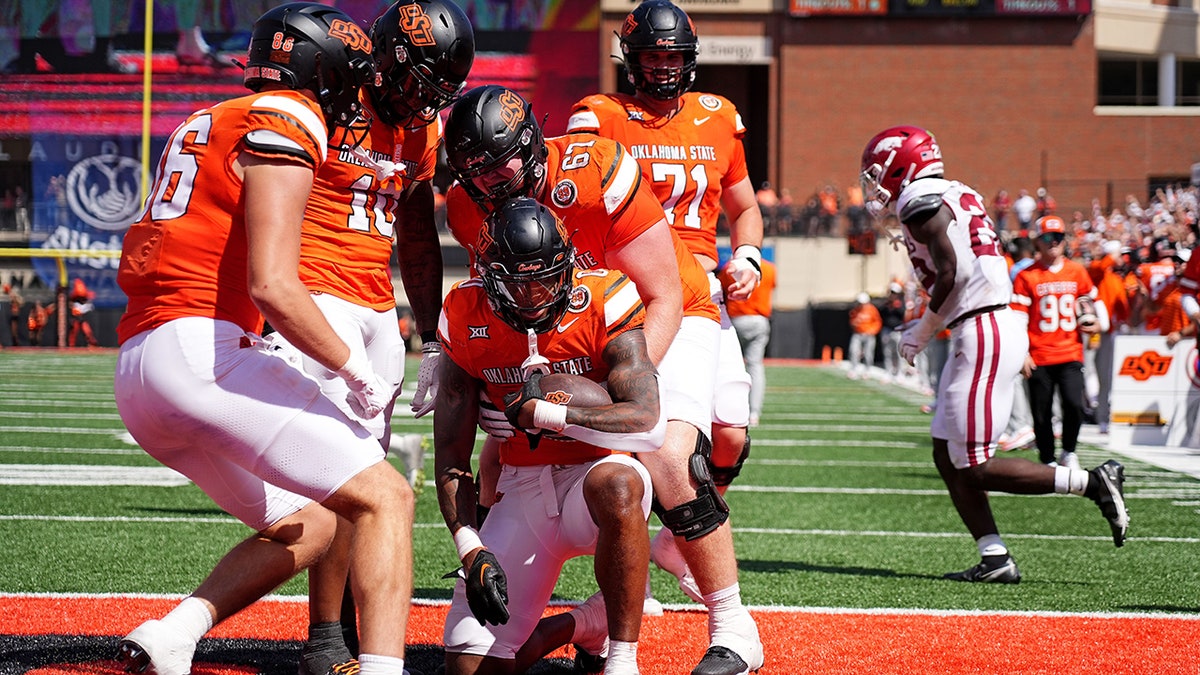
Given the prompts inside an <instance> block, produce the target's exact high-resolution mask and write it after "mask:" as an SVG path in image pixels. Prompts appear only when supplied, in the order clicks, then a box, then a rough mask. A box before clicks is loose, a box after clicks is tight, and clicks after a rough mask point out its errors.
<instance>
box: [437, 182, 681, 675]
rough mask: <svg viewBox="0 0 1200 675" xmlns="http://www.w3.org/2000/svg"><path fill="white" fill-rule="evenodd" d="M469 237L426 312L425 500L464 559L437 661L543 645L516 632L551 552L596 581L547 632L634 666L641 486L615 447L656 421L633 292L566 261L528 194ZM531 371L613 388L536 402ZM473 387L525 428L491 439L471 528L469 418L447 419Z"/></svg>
mask: <svg viewBox="0 0 1200 675" xmlns="http://www.w3.org/2000/svg"><path fill="white" fill-rule="evenodd" d="M474 250H475V254H476V258H475V266H476V269H477V272H478V278H473V279H470V280H468V281H464V282H461V283H459V284H456V285H455V286H454V288H453V289H451V291H450V293H449V294H448V295H447V296H446V298H445V301H444V303H443V310H442V315H441V319H440V320H439V323H438V333H439V338H440V340H441V343H442V345H444V349H445V355H444V357H443V359H442V363H441V382H442V390H441V393H440V400H439V402H438V410H437V415H435V416H434V421H433V424H434V427H433V428H434V452H435V456H436V460H435V464H436V482H437V486H438V503H439V505H440V506H441V510H442V515H443V516H444V518H445V520H446V525H447V526H448V527H449V528H450V532H451V533H452V534H453V535H454V543H455V546H456V548H457V550H458V555H459V558H460V559H461V560H462V563H463V566H462V570H465V576H464V578H463V579H462V580H460V581H459V582H458V583H457V584H456V586H455V589H454V599H453V601H452V603H451V605H450V612H449V614H448V616H447V618H446V630H445V646H446V672H447V673H449V674H451V675H465V674H470V673H476V672H521V673H523V672H526V670H527V669H528V668H529V667H530V666H531V665H533V663H534V662H535V661H536V660H537V659H538V658H540V657H541V656H542V651H541V649H540V648H535V646H532V645H531V648H527V649H524V650H523V649H522V646H523V645H524V644H525V642H526V641H527V640H528V639H529V637H530V635H531V634H532V633H533V630H534V627H535V626H536V625H537V623H538V621H539V619H541V616H542V613H543V611H544V610H545V608H546V604H547V602H548V601H549V600H550V595H551V593H552V592H553V590H554V584H555V582H556V581H557V580H558V576H559V573H560V571H561V569H562V565H563V563H564V562H565V561H567V560H568V559H570V558H574V557H577V556H581V555H595V556H596V561H595V569H596V581H597V583H598V584H599V586H600V591H601V593H602V595H601V594H597V595H595V596H593V597H592V598H591V599H589V600H588V602H587V603H584V605H582V606H580V607H579V608H576V609H575V610H573V611H572V612H570V613H569V614H568V615H562V616H559V617H555V622H554V623H555V624H557V625H558V627H559V628H561V629H563V630H565V631H567V637H564V638H563V639H562V642H564V643H565V642H566V640H567V639H572V640H573V641H574V642H576V643H578V644H581V645H584V646H586V647H588V648H589V651H590V652H591V653H594V654H604V653H605V646H606V645H607V644H609V643H608V640H607V638H608V636H611V644H610V646H608V649H607V656H608V662H607V667H606V670H605V671H604V672H606V673H621V674H634V675H636V673H637V672H638V670H637V640H638V632H639V630H640V626H641V618H642V588H643V587H644V585H645V581H646V573H647V570H646V567H647V566H648V565H649V560H650V542H649V538H648V536H647V534H646V519H647V518H648V517H649V516H650V502H651V499H652V495H653V493H652V490H651V485H650V474H649V473H648V472H647V471H646V468H645V467H644V466H643V465H642V464H641V463H640V462H638V461H637V460H635V459H633V458H632V457H630V456H629V455H628V454H627V453H626V452H619V451H618V450H624V451H634V452H651V451H654V450H656V449H657V448H658V447H659V446H660V445H661V444H662V441H663V437H664V434H665V429H666V416H665V414H663V412H662V410H661V407H660V405H659V386H658V383H657V377H656V376H655V369H654V365H653V363H652V362H651V360H650V356H649V354H648V353H647V351H646V339H645V334H644V331H643V329H642V325H643V322H644V320H645V309H644V307H643V305H642V300H641V298H640V297H639V296H638V293H637V288H636V287H635V286H634V284H633V283H632V282H631V281H630V280H629V278H628V277H626V276H625V275H624V274H621V273H620V272H616V271H610V270H605V269H600V268H593V269H590V270H580V269H577V268H576V267H575V265H574V253H573V250H572V246H571V237H570V236H569V235H568V234H567V233H566V232H565V231H564V229H563V225H562V223H561V222H560V221H559V220H558V218H557V217H556V216H555V215H554V213H553V212H552V211H551V210H550V209H548V208H546V207H545V206H543V205H541V204H539V203H538V202H536V201H534V200H533V199H529V198H518V199H515V200H513V201H511V202H509V203H507V204H505V205H503V206H501V207H499V208H498V209H496V210H495V211H493V212H492V213H491V214H490V215H489V216H488V217H487V219H486V221H485V223H484V225H483V229H481V230H480V232H479V236H478V239H477V242H476V244H475V246H474ZM544 373H571V374H575V375H581V376H583V377H586V378H588V379H590V380H593V381H596V382H603V383H607V387H608V393H609V395H610V396H611V398H612V401H613V402H612V404H611V405H605V406H600V407H592V408H584V407H579V406H575V405H571V403H570V400H569V399H568V400H566V401H560V402H553V401H551V400H547V399H548V398H550V397H549V396H548V395H547V394H545V393H543V392H542V390H541V388H540V386H539V382H540V381H541V377H542V375H543V374H544ZM481 395H482V396H483V397H484V398H486V399H487V400H488V401H490V402H491V403H492V405H494V406H496V407H497V408H499V409H503V410H504V411H505V414H506V415H507V417H508V418H509V419H510V420H511V422H512V424H513V425H515V426H516V427H517V428H519V429H525V430H528V431H530V432H532V433H518V434H516V435H515V436H513V437H512V438H511V439H509V441H508V442H507V443H504V444H503V445H502V446H501V448H500V460H501V465H502V467H503V469H502V475H501V477H500V480H499V484H498V486H497V489H498V490H499V491H500V492H501V493H503V494H504V499H503V500H499V501H497V502H496V504H495V505H494V506H493V507H492V509H491V511H490V513H489V515H488V517H487V520H486V521H485V522H484V523H483V526H482V528H479V527H478V526H477V520H476V500H475V485H474V479H473V477H472V470H471V453H472V449H473V447H474V443H475V428H474V426H473V425H464V424H463V423H462V421H463V420H473V419H476V417H477V416H478V414H479V401H480V397H481ZM534 434H536V435H534ZM532 439H536V441H534V440H532ZM535 448H536V452H531V451H532V450H534V449H535ZM551 628H553V626H551ZM548 632H553V631H552V630H550V631H548Z"/></svg>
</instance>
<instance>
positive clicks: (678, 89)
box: [617, 0, 700, 101]
mask: <svg viewBox="0 0 1200 675" xmlns="http://www.w3.org/2000/svg"><path fill="white" fill-rule="evenodd" d="M617 37H618V38H620V41H621V56H622V58H623V60H624V63H625V71H626V76H627V77H628V78H629V83H630V84H632V85H633V86H634V88H635V89H637V90H638V91H640V92H642V93H644V94H646V95H647V96H650V97H652V98H656V99H659V100H662V101H670V100H673V99H676V98H679V97H680V96H683V95H684V94H685V93H687V91H688V90H689V89H691V88H692V84H693V83H694V82H695V81H696V54H697V53H698V52H699V51H700V40H699V39H698V38H697V37H696V26H695V25H694V24H692V20H691V18H690V17H688V15H687V12H684V11H683V10H682V9H680V8H678V7H676V6H675V5H673V4H672V3H670V2H668V0H648V1H647V2H643V3H642V4H640V5H638V6H637V8H636V9H634V10H633V11H632V12H630V13H629V16H626V17H625V23H623V24H621V32H620V33H618V34H617ZM643 52H680V53H682V55H683V67H682V68H649V67H644V66H642V64H641V54H642V53H643Z"/></svg>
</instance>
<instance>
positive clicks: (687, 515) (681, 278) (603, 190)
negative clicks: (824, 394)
mask: <svg viewBox="0 0 1200 675" xmlns="http://www.w3.org/2000/svg"><path fill="white" fill-rule="evenodd" d="M446 154H447V160H448V163H449V166H450V172H451V174H452V175H453V176H454V177H455V178H456V179H457V180H458V185H456V186H454V187H452V188H451V190H450V192H449V194H448V196H447V200H448V208H449V222H450V229H451V232H453V233H454V236H455V238H456V239H458V241H459V242H460V243H470V242H472V241H473V240H474V239H475V238H477V237H478V231H479V224H480V223H481V222H482V220H483V217H484V215H485V214H486V213H487V212H488V211H490V210H491V209H494V208H495V206H496V205H497V204H499V203H503V201H504V200H505V199H508V198H511V197H513V196H533V197H534V198H537V199H540V200H541V201H543V203H545V204H546V205H547V206H548V207H549V208H550V209H551V210H553V211H554V212H555V213H556V214H557V215H558V216H559V217H560V218H561V219H562V221H563V223H564V224H565V225H566V227H567V229H568V231H569V232H571V234H572V240H573V245H574V247H575V264H576V266H578V267H581V268H584V269H590V268H593V267H606V268H609V269H618V270H621V271H622V272H624V273H625V274H627V275H629V278H630V279H632V280H633V282H634V283H635V284H637V287H638V291H639V293H641V296H642V299H643V301H644V302H645V303H646V328H645V331H646V344H647V348H648V350H649V353H650V358H651V359H653V360H654V362H655V364H656V365H657V367H658V371H659V373H660V375H661V377H662V379H663V382H664V383H665V386H666V396H665V399H664V403H663V407H664V408H665V409H666V412H667V420H668V423H667V437H666V443H665V444H664V446H663V447H662V449H661V450H660V451H659V452H656V453H652V454H649V455H646V456H644V457H642V461H643V462H644V463H645V464H646V467H647V468H648V469H649V470H650V475H651V476H652V477H653V478H654V492H655V500H656V513H657V514H658V516H659V518H660V519H661V520H662V521H663V523H664V524H665V525H667V527H669V528H670V529H671V531H672V532H673V533H674V534H675V535H676V536H677V537H679V538H681V539H683V540H685V541H684V543H682V544H681V545H680V548H681V551H682V552H683V554H684V556H685V557H687V559H688V561H689V565H690V566H691V569H692V571H693V572H694V574H695V577H696V584H697V586H698V588H699V593H700V595H701V598H702V601H703V602H704V604H705V605H706V606H707V607H708V608H709V612H710V614H709V616H710V621H709V631H710V648H709V649H708V651H707V653H706V654H705V656H704V657H703V660H702V661H701V665H700V666H698V667H697V671H696V672H698V673H726V672H742V671H745V670H746V668H747V664H750V666H752V667H754V668H758V667H760V666H761V663H762V645H761V642H760V641H759V638H758V628H757V626H756V625H755V623H754V619H753V617H751V616H750V613H749V612H748V611H747V610H746V608H745V606H744V605H743V604H742V600H741V592H740V590H739V587H738V583H737V561H736V559H735V558H734V551H733V535H732V532H731V530H730V526H729V525H728V523H727V521H728V517H729V507H728V505H727V504H726V503H725V500H724V498H723V497H722V496H721V494H720V493H719V492H718V491H717V490H716V486H715V485H714V484H713V479H712V475H711V472H710V471H709V457H710V455H711V447H712V444H711V441H710V439H711V431H712V400H713V389H714V386H715V384H714V383H715V379H716V364H717V354H718V350H719V344H720V314H719V311H718V309H717V307H716V305H715V304H714V303H713V302H712V300H711V293H710V291H709V283H708V277H707V275H706V274H705V272H704V269H703V268H702V267H701V266H700V264H699V263H698V262H697V261H696V258H695V257H694V256H693V255H692V254H691V252H690V251H688V249H687V247H686V246H685V245H684V244H683V241H682V240H681V239H680V238H679V236H678V235H677V234H675V233H674V231H673V230H672V229H671V227H670V226H668V225H667V222H666V218H665V217H664V214H663V208H662V205H661V204H660V203H659V202H658V200H657V199H656V198H655V196H654V193H653V192H652V191H651V190H650V188H649V186H648V185H646V184H645V183H643V179H642V174H641V171H640V169H639V167H638V165H637V162H636V160H634V159H633V158H632V157H631V156H630V154H629V152H628V151H627V150H626V149H625V148H624V147H623V146H622V145H621V144H619V143H617V142H616V141H613V140H612V139H609V138H605V137H602V136H596V135H594V134H568V135H565V136H560V137H557V138H550V139H544V138H543V136H542V132H541V128H540V127H539V125H538V123H537V121H536V120H535V119H534V118H533V113H532V108H531V106H530V105H529V103H527V102H526V101H525V100H524V99H523V98H521V96H520V95H519V94H517V93H516V92H515V91H512V90H511V89H507V88H504V87H499V86H486V87H479V88H476V89H473V90H471V91H470V92H468V93H467V94H465V95H464V96H463V97H462V98H461V99H460V100H459V101H457V102H456V103H455V104H454V106H453V107H452V108H451V111H450V115H449V117H448V118H447V120H446ZM681 315H682V319H681V318H680V317H681ZM491 433H492V431H489V434H491ZM496 433H497V434H500V435H503V433H504V432H503V431H497V432H496ZM508 433H511V432H508ZM485 450H486V447H485ZM485 458H486V454H485ZM480 464H481V471H482V470H483V469H485V468H486V463H485V462H484V461H483V460H482V459H481V463H480ZM492 482H494V481H489V479H488V477H487V475H486V474H485V475H483V476H481V488H480V490H481V500H482V501H483V502H484V503H485V505H486V504H487V503H489V501H490V495H489V494H488V492H489V487H488V486H489V484H490V483H492Z"/></svg>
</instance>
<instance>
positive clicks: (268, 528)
mask: <svg viewBox="0 0 1200 675" xmlns="http://www.w3.org/2000/svg"><path fill="white" fill-rule="evenodd" d="M374 74H375V68H374V59H373V57H372V55H371V41H370V38H369V37H368V36H367V35H366V33H364V32H363V31H362V29H360V28H359V27H358V26H357V24H356V23H355V22H354V20H353V19H351V18H350V17H349V16H348V15H346V14H345V13H344V12H341V11H340V10H337V9H335V8H332V7H328V6H325V5H322V4H319V3H308V2H304V3H290V4H285V5H281V6H279V7H276V8H274V9H272V10H270V11H268V12H267V13H265V14H263V15H262V17H261V18H260V19H259V20H258V21H257V22H256V23H255V24H254V27H253V30H252V34H251V38H250V45H249V51H248V54H247V59H246V68H245V71H244V80H243V81H244V83H245V85H246V86H247V87H248V88H249V89H250V90H251V91H253V92H255V93H253V94H251V95H248V96H244V97H241V98H236V99H231V100H228V101H225V102H222V103H219V104H216V105H214V106H212V107H209V108H205V109H203V110H200V111H198V112H196V113H193V114H192V115H191V116H190V117H189V118H188V119H187V120H186V121H184V122H183V124H182V125H180V126H179V127H178V128H177V129H176V130H175V132H174V133H173V134H172V135H171V137H170V138H169V139H168V141H167V145H166V148H165V150H164V151H163V155H162V158H161V159H160V160H159V163H158V170H157V175H156V178H155V182H154V184H153V186H152V187H151V191H150V197H149V199H148V200H147V203H146V209H145V211H144V212H143V213H142V215H141V217H140V219H139V220H138V222H136V223H134V224H133V225H132V226H131V227H130V229H129V231H128V233H127V234H126V236H125V243H124V248H123V251H122V258H121V262H120V267H119V271H118V276H117V281H118V283H119V284H120V286H121V289H122V290H123V291H125V293H126V295H127V296H128V297H129V303H128V307H127V310H126V312H125V314H124V316H122V318H121V321H120V323H119V325H118V327H117V334H118V339H119V341H120V343H121V346H120V351H119V353H118V356H117V366H116V374H115V377H114V394H115V398H116V401H117V407H118V410H119V411H120V414H121V419H122V421H123V422H124V424H125V426H126V427H127V428H128V429H129V431H130V433H131V434H132V435H133V437H134V438H135V439H137V442H138V444H139V445H141V446H142V447H143V448H145V449H146V451H147V452H148V453H149V454H150V455H152V456H153V457H155V459H157V460H159V461H160V462H162V463H163V464H165V465H167V466H169V467H171V468H173V469H175V470H176V471H179V472H180V473H182V474H184V475H185V476H187V477H188V478H189V479H191V480H192V481H193V482H194V483H195V484H196V485H198V486H199V487H200V488H201V489H202V490H204V491H205V492H206V493H207V494H208V495H209V496H210V497H212V499H213V500H214V501H215V502H216V503H217V504H218V505H219V506H220V507H221V508H223V509H225V510H226V511H227V512H229V513H230V514H232V515H233V516H235V517H237V518H238V519H239V520H241V521H242V522H244V523H246V524H247V525H248V526H250V527H251V528H252V529H253V530H254V531H255V534H253V535H252V536H250V537H249V538H247V539H246V540H244V541H243V542H241V543H240V544H238V545H237V546H235V547H234V548H233V549H232V550H231V551H230V552H229V553H228V554H226V556H225V557H224V558H223V559H222V560H221V561H220V562H219V563H218V564H217V566H216V568H215V569H214V570H213V571H212V573H211V574H210V575H209V577H208V578H207V579H206V580H205V581H204V582H203V583H202V584H201V585H200V586H199V588H197V589H196V591H195V592H194V593H193V594H192V595H191V596H189V597H188V598H186V599H184V600H183V601H182V602H181V603H179V604H178V605H177V606H176V607H175V608H174V609H173V610H171V612H170V613H169V614H167V615H166V616H165V617H163V618H162V619H156V620H151V621H147V622H145V623H143V624H141V625H140V626H138V627H137V628H136V629H134V630H133V632H131V633H130V634H129V635H127V636H126V637H125V638H124V639H123V640H121V641H120V646H119V655H118V658H119V660H120V661H121V662H122V664H123V665H124V667H125V668H126V669H127V670H131V671H136V672H153V673H158V675H186V674H187V673H189V672H190V671H191V661H192V655H193V654H194V652H195V649H196V644H197V642H198V640H199V639H200V638H201V637H202V636H203V635H204V634H205V633H207V632H208V631H209V630H210V629H211V628H212V626H213V625H214V624H216V623H219V622H221V621H223V620H224V619H226V618H228V617H230V616H232V615H233V614H235V613H237V612H238V611H240V610H241V609H243V608H244V607H246V606H247V605H249V604H250V603H252V602H254V601H256V600H257V599H259V598H260V597H262V596H263V595H265V594H267V593H269V592H271V591H272V590H273V589H275V588H277V587H278V586H279V585H280V584H282V583H283V582H285V581H287V580H288V579H290V578H291V577H292V576H294V575H295V574H297V573H298V572H300V571H302V570H304V569H306V568H307V567H309V566H310V565H312V564H313V563H314V562H315V561H316V560H317V559H318V558H319V557H320V556H321V555H322V554H323V553H324V552H325V550H326V549H327V548H328V547H329V544H330V541H331V540H332V537H333V534H334V531H335V529H336V521H337V519H338V517H342V518H345V519H347V520H349V521H350V522H352V523H353V524H354V526H355V527H356V528H357V532H358V535H359V536H356V537H355V538H354V542H353V545H352V551H351V565H352V568H353V573H352V579H353V580H354V584H355V592H356V595H357V597H358V598H359V601H360V610H361V615H362V625H363V634H362V652H363V653H362V656H361V658H360V661H361V672H362V673H363V674H364V675H365V674H369V673H375V674H377V675H378V674H384V673H387V674H389V675H399V674H400V673H402V672H403V669H404V635H405V625H406V623H407V619H408V607H409V603H410V601H411V597H410V596H411V591H410V589H411V583H412V581H411V577H412V569H411V558H412V549H411V541H412V537H411V534H412V513H413V493H412V490H411V489H410V487H409V486H408V484H407V483H406V482H405V480H404V477H403V476H402V475H400V473H399V472H398V471H396V470H395V469H394V468H393V467H392V465H391V464H389V463H388V462H386V461H385V460H384V453H383V450H382V448H381V447H380V445H379V443H378V442H377V441H376V440H375V439H374V438H372V437H371V435H370V433H368V432H366V431H365V430H364V429H363V427H362V426H361V425H359V424H358V423H356V422H353V421H351V420H350V418H348V417H347V416H346V415H345V414H344V413H342V411H341V410H339V409H338V407H337V406H335V405H334V404H333V403H332V402H331V401H330V400H329V399H328V398H326V397H324V396H322V395H321V390H320V388H319V387H318V386H317V383H316V382H314V381H313V380H311V379H309V378H308V377H307V376H306V375H304V374H303V373H301V372H300V371H299V370H297V369H296V368H293V367H291V366H289V365H288V364H287V363H286V362H285V361H284V360H283V359H280V358H278V357H276V356H275V355H274V354H272V353H271V352H270V350H268V349H266V348H265V347H263V345H262V344H261V341H260V338H259V337H258V334H259V333H260V332H261V330H262V327H263V320H264V318H265V319H266V320H267V321H269V322H270V323H271V325H272V326H273V327H274V328H275V329H276V330H278V331H279V332H280V333H281V334H282V335H284V336H286V337H287V338H288V340H289V341H290V342H291V343H292V344H293V345H294V346H295V347H296V348H297V349H299V350H300V351H302V352H304V353H305V354H307V355H308V356H310V357H312V358H313V359H315V360H316V361H318V362H320V363H321V364H322V365H324V366H325V367H326V368H328V369H329V370H330V372H332V373H334V374H336V376H337V377H339V378H341V379H342V380H344V381H345V382H346V383H347V388H348V392H349V395H350V396H351V397H352V399H353V405H354V406H355V409H356V410H357V411H358V412H359V414H360V415H361V416H362V417H364V418H371V417H374V416H377V415H378V414H380V413H381V412H382V411H383V409H384V408H385V407H386V406H387V404H388V403H389V402H390V400H391V385H390V384H389V383H387V382H385V381H384V379H383V378H381V377H380V376H379V375H378V374H377V373H376V372H375V370H374V369H373V368H372V366H371V364H370V362H369V361H368V360H367V359H366V357H365V356H364V355H363V354H362V353H361V352H355V351H354V350H352V349H351V348H350V347H349V346H348V345H347V344H346V342H345V341H343V340H342V339H341V338H340V337H339V336H338V334H337V333H336V332H335V331H334V329H333V328H332V327H331V326H330V325H329V322H328V321H327V320H326V319H325V317H324V315H322V313H321V311H320V310H319V309H318V308H317V306H316V304H315V303H314V302H313V300H312V296H311V295H310V293H309V291H308V289H307V288H306V287H305V286H304V284H303V283H302V282H301V280H300V276H299V259H300V239H301V234H300V232H301V223H302V221H303V218H304V208H305V205H306V203H307V202H308V197H309V193H310V190H311V187H312V183H313V176H314V175H315V174H316V172H317V171H319V170H320V168H321V166H322V165H323V164H324V163H325V161H326V157H327V150H328V148H329V147H330V146H331V145H341V144H342V143H345V144H346V146H345V147H347V148H348V147H349V145H350V144H353V143H354V142H355V141H354V139H355V138H357V137H358V136H359V135H360V134H361V133H362V132H363V131H364V130H365V124H363V123H362V122H363V118H362V113H363V111H362V107H361V105H360V103H359V98H358V93H359V88H360V87H361V86H362V85H363V84H365V83H368V82H370V81H371V79H372V78H373V77H374Z"/></svg>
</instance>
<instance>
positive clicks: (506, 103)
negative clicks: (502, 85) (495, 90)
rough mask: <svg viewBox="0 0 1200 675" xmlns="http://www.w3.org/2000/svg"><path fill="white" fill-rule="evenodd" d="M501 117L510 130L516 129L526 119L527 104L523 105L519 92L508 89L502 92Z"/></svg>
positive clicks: (500, 99) (500, 98) (500, 100)
mask: <svg viewBox="0 0 1200 675" xmlns="http://www.w3.org/2000/svg"><path fill="white" fill-rule="evenodd" d="M497 100H498V101H499V102H500V119H501V121H503V122H504V126H506V127H508V128H509V129H510V130H514V131H515V130H516V128H517V126H518V125H520V124H521V122H523V121H525V106H523V105H521V103H522V101H521V97H520V96H519V95H517V92H515V91H513V90H511V89H506V90H504V93H502V94H500V97H499V99H497Z"/></svg>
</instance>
